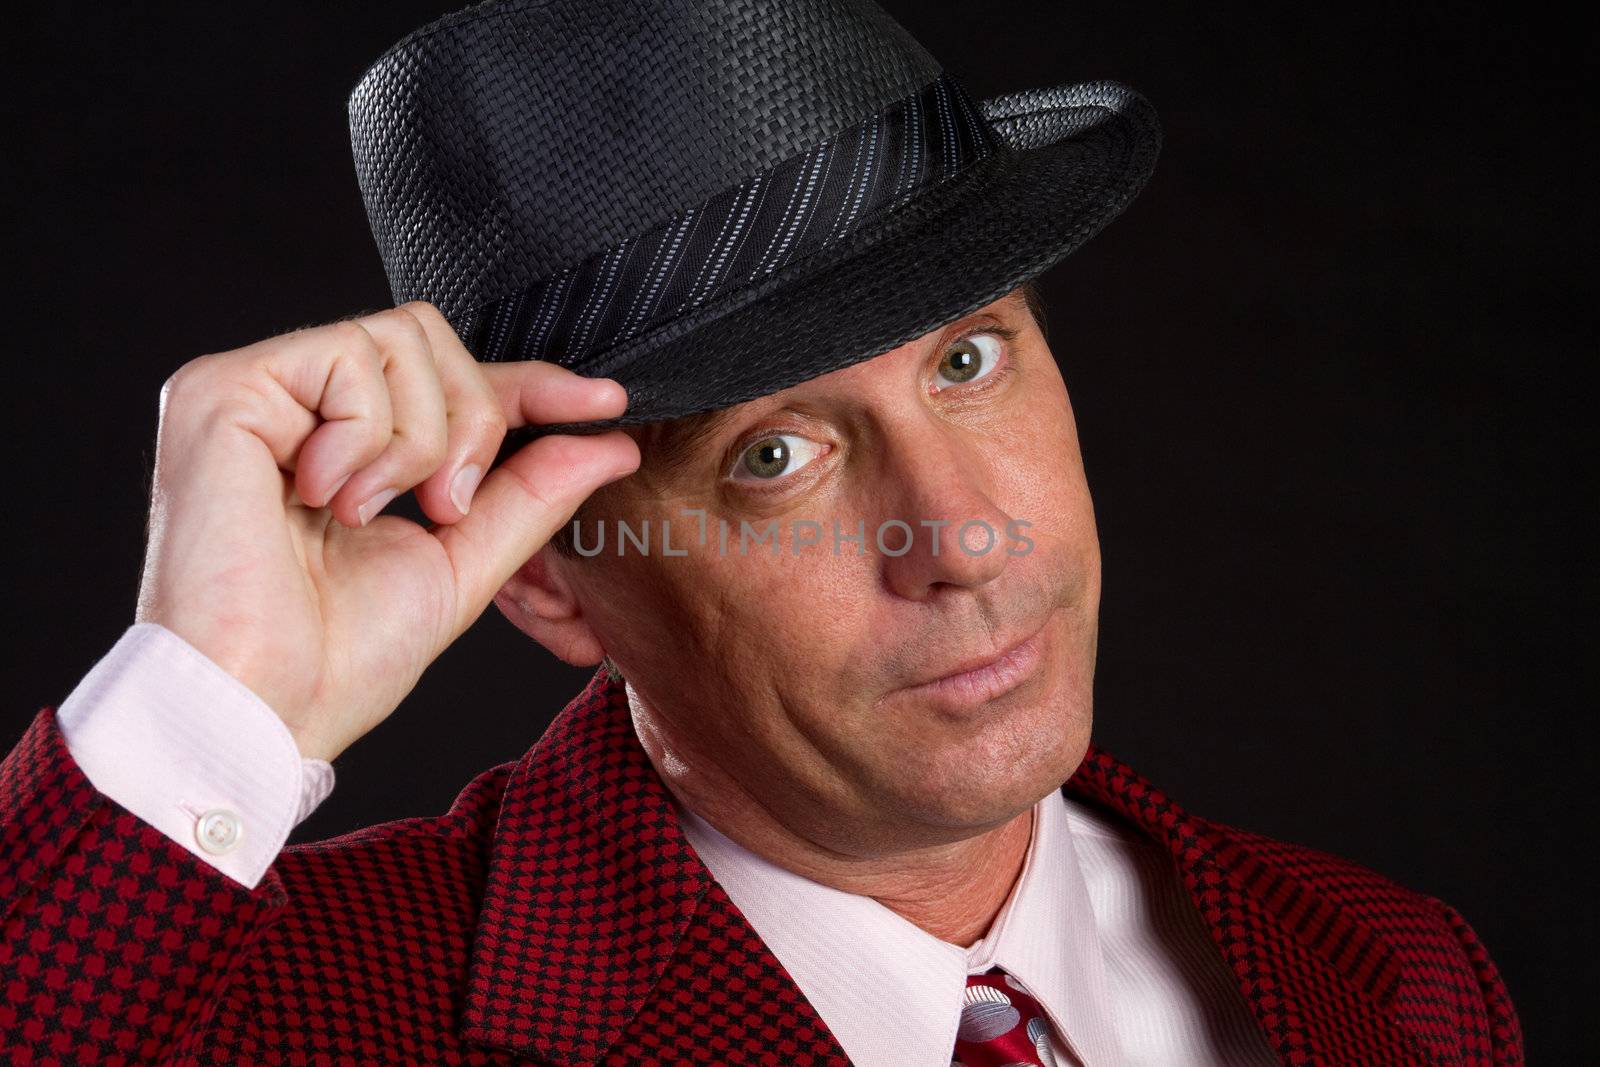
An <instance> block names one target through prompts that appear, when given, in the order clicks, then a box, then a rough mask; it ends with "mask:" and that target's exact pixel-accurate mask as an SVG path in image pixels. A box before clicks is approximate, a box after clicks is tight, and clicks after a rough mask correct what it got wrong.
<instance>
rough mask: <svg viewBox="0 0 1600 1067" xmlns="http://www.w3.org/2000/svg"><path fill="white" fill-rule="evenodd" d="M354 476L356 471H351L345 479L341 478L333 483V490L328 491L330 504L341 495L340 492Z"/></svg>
mask: <svg viewBox="0 0 1600 1067" xmlns="http://www.w3.org/2000/svg"><path fill="white" fill-rule="evenodd" d="M353 474H355V471H351V472H350V474H346V475H345V476H344V477H343V478H340V479H339V480H338V481H336V482H334V483H333V488H332V489H329V490H328V502H329V503H331V502H332V501H333V498H334V497H336V496H338V495H339V490H341V489H343V488H344V483H345V482H348V481H349V480H350V477H351V475H353ZM323 506H324V507H326V506H327V505H326V504H324V505H323Z"/></svg>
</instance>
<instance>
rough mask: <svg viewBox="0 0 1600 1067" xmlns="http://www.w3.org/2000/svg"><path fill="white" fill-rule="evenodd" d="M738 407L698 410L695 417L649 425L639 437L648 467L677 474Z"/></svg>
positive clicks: (723, 425) (663, 472)
mask: <svg viewBox="0 0 1600 1067" xmlns="http://www.w3.org/2000/svg"><path fill="white" fill-rule="evenodd" d="M740 406H741V405H738V404H735V405H733V406H732V407H726V408H717V409H716V410H715V411H702V412H700V413H698V414H695V415H684V416H682V417H681V418H676V419H668V420H666V421H665V422H656V423H650V424H648V426H647V427H646V428H645V430H644V432H643V433H642V434H641V435H640V436H642V437H643V438H644V441H643V442H641V443H642V444H643V445H644V446H645V447H644V448H643V449H641V451H644V452H645V454H646V456H647V457H648V462H649V463H650V465H651V466H652V467H654V468H655V469H656V470H658V471H659V472H660V473H662V474H665V475H671V474H677V473H679V472H680V471H681V470H682V469H683V467H685V466H686V465H687V464H688V463H689V461H690V460H691V459H693V458H694V456H695V454H696V453H698V452H699V451H700V449H701V447H702V446H703V445H704V444H705V443H706V442H707V441H708V440H710V439H711V438H713V437H715V436H716V435H717V434H718V432H720V431H721V430H722V429H723V428H724V427H725V426H726V425H727V424H728V423H729V422H731V421H733V419H734V416H735V415H736V414H737V413H738V411H739V408H740Z"/></svg>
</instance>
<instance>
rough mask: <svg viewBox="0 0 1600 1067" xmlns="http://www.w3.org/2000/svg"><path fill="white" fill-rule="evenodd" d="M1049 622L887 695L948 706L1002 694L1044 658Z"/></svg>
mask: <svg viewBox="0 0 1600 1067" xmlns="http://www.w3.org/2000/svg"><path fill="white" fill-rule="evenodd" d="M1048 622H1049V618H1048V617H1047V618H1046V620H1045V622H1043V623H1040V624H1039V625H1038V626H1037V627H1035V628H1034V630H1033V631H1032V632H1030V633H1028V634H1025V635H1024V636H1021V637H1019V638H1017V639H1016V640H1014V641H1013V642H1011V643H1010V644H1009V645H1007V646H1006V647H1004V648H1002V649H1001V650H1000V651H998V652H991V653H986V654H984V655H980V656H973V657H971V658H969V659H967V660H964V661H963V662H961V663H960V664H958V665H956V666H955V667H954V668H952V669H950V670H947V671H946V672H944V673H942V674H939V675H936V676H934V677H932V678H929V679H927V680H926V681H921V682H916V683H914V684H912V685H908V686H905V687H903V688H901V689H896V690H893V691H891V692H890V693H889V694H887V696H890V697H894V698H896V699H900V700H913V701H917V702H924V701H927V702H932V703H936V704H942V705H951V706H970V705H974V704H982V703H984V702H986V701H990V700H993V699H995V698H996V697H999V696H1002V695H1004V694H1005V693H1008V692H1010V691H1011V690H1012V689H1015V688H1016V687H1017V686H1019V685H1021V684H1022V683H1023V682H1024V681H1026V680H1027V679H1028V678H1029V677H1030V676H1032V675H1033V673H1034V672H1035V671H1036V670H1037V669H1038V667H1039V664H1040V663H1041V662H1042V660H1043V658H1044V656H1043V653H1044V646H1045V628H1046V625H1047V623H1048Z"/></svg>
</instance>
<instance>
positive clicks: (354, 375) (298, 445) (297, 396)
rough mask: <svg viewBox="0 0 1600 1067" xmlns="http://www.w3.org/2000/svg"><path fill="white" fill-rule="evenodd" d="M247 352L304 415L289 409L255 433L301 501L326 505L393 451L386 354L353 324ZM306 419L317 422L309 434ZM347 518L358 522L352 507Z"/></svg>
mask: <svg viewBox="0 0 1600 1067" xmlns="http://www.w3.org/2000/svg"><path fill="white" fill-rule="evenodd" d="M252 350H256V351H252ZM247 351H248V352H250V353H251V356H250V358H252V359H254V358H257V357H259V358H260V360H261V363H260V368H261V371H263V372H264V373H265V374H266V376H267V377H269V378H270V379H272V380H273V381H275V382H276V383H277V384H278V385H279V386H281V387H282V389H283V391H284V393H285V394H287V396H288V398H289V399H290V400H291V401H292V402H293V405H294V407H295V410H296V412H298V415H299V417H298V418H293V417H290V415H289V413H288V412H287V411H285V412H284V413H283V414H281V415H278V414H275V415H273V416H271V417H269V418H267V419H265V420H262V422H261V425H258V426H253V427H252V428H253V429H254V431H255V432H256V433H257V434H258V435H259V436H260V437H261V438H262V439H263V440H264V441H266V443H267V445H268V447H269V448H270V449H271V451H272V454H273V457H274V458H275V459H276V460H277V463H278V466H279V467H280V468H282V469H284V470H288V471H293V472H294V486H295V492H296V493H297V494H298V495H299V497H300V499H301V500H302V501H304V502H305V503H307V504H308V505H310V506H312V507H323V506H325V505H326V503H327V502H328V500H329V499H330V498H331V497H332V496H334V494H336V493H337V492H338V491H339V489H340V488H341V486H343V484H344V482H345V480H346V479H348V478H349V477H350V475H351V474H352V472H354V471H356V470H359V469H360V468H361V467H363V466H365V465H366V464H368V463H370V462H372V461H373V460H375V459H377V457H378V456H379V455H381V454H382V452H383V450H384V449H385V448H386V447H387V446H388V443H389V438H390V435H391V432H392V430H393V420H394V411H393V408H392V407H391V405H390V398H389V389H388V386H387V385H386V383H385V380H384V375H383V360H384V355H383V352H382V351H381V350H380V349H379V347H378V343H377V341H376V339H374V338H373V336H372V334H371V333H369V332H368V331H367V330H366V328H365V327H363V326H362V325H361V324H360V323H358V322H355V321H353V320H344V321H340V322H335V323H330V324H328V325H326V326H318V327H314V328H311V329H306V330H297V331H295V332H293V333H289V334H284V335H282V336H280V337H274V338H270V339H268V340H267V341H266V342H262V343H261V345H260V346H259V348H258V346H251V349H244V350H240V352H241V354H242V353H244V352H247ZM229 357H230V358H231V357H232V354H231V353H230V354H229ZM268 395H273V394H268ZM308 416H310V417H313V418H312V419H310V421H311V422H312V423H313V424H312V425H310V428H309V429H308V428H307V422H308V418H307V417H308ZM315 420H320V421H315ZM341 517H344V518H346V520H347V521H349V522H351V523H352V524H353V523H354V521H355V513H354V509H350V510H349V512H348V514H347V516H341Z"/></svg>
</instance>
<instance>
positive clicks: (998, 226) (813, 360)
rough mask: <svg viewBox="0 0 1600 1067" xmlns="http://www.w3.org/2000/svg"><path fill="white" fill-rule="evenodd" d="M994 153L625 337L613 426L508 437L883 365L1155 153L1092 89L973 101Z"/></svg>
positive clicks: (994, 286)
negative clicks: (622, 396) (619, 409)
mask: <svg viewBox="0 0 1600 1067" xmlns="http://www.w3.org/2000/svg"><path fill="white" fill-rule="evenodd" d="M982 107H983V110H984V113H985V116H986V117H987V118H988V120H989V122H990V124H991V126H992V127H993V129H994V130H995V131H996V133H998V134H999V135H1000V138H1001V142H1002V143H1001V145H1000V147H999V150H998V151H996V152H994V153H993V154H991V155H990V156H988V157H987V158H985V159H983V160H980V161H978V162H976V163H974V164H972V165H971V166H970V167H969V168H967V170H966V171H964V172H963V173H961V174H959V175H957V176H955V177H953V178H951V179H948V180H947V181H945V182H943V183H941V184H940V185H938V186H935V187H933V188H932V189H930V190H929V191H927V192H926V193H924V194H922V195H920V196H918V197H917V198H915V199H914V200H912V201H909V202H907V203H903V204H900V205H896V206H894V207H893V208H891V209H888V210H886V211H884V212H883V213H882V215H881V216H880V217H879V218H876V219H869V220H867V221H866V222H865V223H863V225H862V226H861V227H860V228H858V229H857V230H856V231H855V232H853V233H852V234H851V235H850V237H849V238H847V239H845V240H843V241H840V242H839V243H838V244H836V245H832V246H828V247H826V248H824V249H823V250H821V251H819V252H817V253H815V254H813V255H812V256H810V257H807V258H806V259H804V260H801V261H799V262H796V263H792V264H789V265H788V266H787V267H786V268H785V269H784V270H782V271H780V272H776V273H775V274H773V275H772V276H770V277H768V278H766V279H764V280H763V281H762V282H761V283H759V284H757V285H753V286H750V287H749V288H747V289H745V290H742V291H740V292H739V293H735V294H732V295H730V296H729V297H728V298H727V299H725V300H723V301H720V302H718V303H717V304H714V305H709V306H707V307H705V308H702V309H700V310H699V311H697V312H696V313H695V314H693V315H692V316H687V317H685V318H682V319H678V320H675V321H673V322H671V323H668V324H666V325H665V326H663V327H661V328H660V329H658V330H656V331H653V332H652V333H650V334H646V335H642V336H640V337H636V338H633V339H632V340H631V341H630V342H629V343H628V344H627V345H626V346H625V347H621V348H618V349H617V350H614V351H612V352H608V353H606V354H605V356H604V360H603V362H602V363H601V364H599V366H598V368H597V369H585V370H584V371H582V373H585V374H591V375H595V376H603V377H612V378H615V379H616V380H618V381H619V382H621V383H622V384H623V386H625V387H626V388H627V390H628V409H627V411H626V412H624V413H623V414H622V415H621V416H619V417H617V418H613V419H603V420H595V421H591V422H581V423H560V424H542V425H534V426H527V427H519V428H517V429H514V430H512V431H510V432H509V433H508V434H507V435H506V440H505V442H504V444H503V446H502V448H501V457H503V456H505V455H507V454H509V453H510V452H511V451H514V450H515V449H516V448H518V447H520V446H521V445H522V444H524V443H526V442H527V441H529V440H531V439H533V438H535V437H539V436H543V435H547V434H551V433H598V432H603V431H606V430H611V429H616V428H618V427H620V426H627V425H638V424H641V423H649V422H660V421H663V420H667V419H675V418H680V417H682V416H685V415H693V414H698V413H701V412H705V411H712V410H716V409H718V408H724V407H729V406H731V405H734V404H739V403H743V402H745V401H747V400H753V399H756V398H757V397H761V396H766V395H768V394H770V393H774V392H777V391H779V390H781V389H786V388H788V387H790V386H793V385H798V384H799V383H801V382H804V381H808V380H810V379H812V378H816V377H818V376H820V375H823V374H827V373H828V372H830V371H835V370H839V369H841V368H843V367H848V366H851V365H852V364H855V363H859V362H862V361H864V360H867V359H871V358H873V357H874V356H878V355H882V354H883V353H885V352H888V351H890V350H891V349H894V348H896V347H898V346H900V345H902V344H904V343H906V342H907V341H910V340H913V339H915V338H917V337H921V336H922V335H924V334H926V333H928V332H930V331H932V330H935V329H937V328H939V327H940V326H942V325H944V324H946V323H949V322H951V321H952V320H954V319H958V318H960V317H961V316H963V315H966V314H969V313H971V312H972V311H975V310H977V309H978V308H981V307H983V306H984V305H986V304H989V303H992V302H993V301H995V300H998V299H999V298H1000V297H1002V296H1004V295H1005V294H1006V293H1008V292H1010V291H1011V290H1012V289H1014V288H1016V287H1017V286H1018V285H1020V284H1022V283H1023V282H1024V281H1027V280H1028V279H1030V278H1032V277H1034V276H1036V275H1038V274H1040V273H1041V272H1043V271H1045V270H1046V269H1048V268H1049V267H1051V266H1053V265H1054V264H1056V263H1058V262H1060V261H1061V260H1062V259H1063V258H1065V257H1066V256H1068V255H1070V254H1071V253H1072V252H1073V251H1074V250H1076V249H1077V248H1079V247H1081V246H1082V245H1083V244H1084V242H1086V241H1088V240H1089V238H1091V237H1093V236H1094V235H1095V234H1096V233H1098V232H1099V231H1100V230H1101V228H1103V227H1104V226H1105V225H1106V224H1107V223H1109V222H1110V221H1111V220H1112V219H1114V218H1116V217H1117V216H1118V215H1119V214H1121V212H1122V211H1123V209H1124V208H1125V207H1127V205H1128V203H1129V202H1130V201H1132V199H1133V198H1134V197H1135V196H1136V195H1137V194H1138V193H1139V191H1140V190H1141V189H1142V188H1143V187H1144V185H1145V183H1146V182H1147V181H1148V179H1149V177H1150V174H1151V172H1152V170H1153V169H1154V167H1155V161H1156V157H1157V155H1158V154H1159V152H1160V147H1161V131H1160V125H1159V123H1158V122H1157V119H1156V116H1155V111H1154V109H1153V108H1152V107H1151V106H1150V105H1149V103H1148V102H1146V101H1145V99H1144V98H1143V97H1142V96H1140V95H1139V94H1137V93H1135V92H1134V91H1133V90H1131V89H1128V88H1127V87H1125V86H1122V85H1119V84H1117V83H1114V82H1090V83H1083V84H1078V85H1070V86H1063V87H1059V88H1054V89H1043V90H1029V91H1025V92H1020V93H1012V94H1007V95H1004V96H999V97H993V98H990V99H988V100H985V101H983V102H982Z"/></svg>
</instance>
